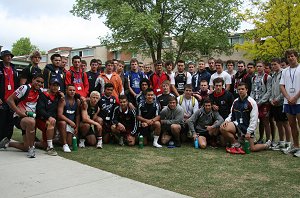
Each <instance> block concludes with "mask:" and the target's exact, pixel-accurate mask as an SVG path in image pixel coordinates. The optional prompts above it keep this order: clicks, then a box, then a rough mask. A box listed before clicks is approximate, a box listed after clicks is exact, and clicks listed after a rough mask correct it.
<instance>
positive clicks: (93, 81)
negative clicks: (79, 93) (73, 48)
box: [86, 71, 99, 95]
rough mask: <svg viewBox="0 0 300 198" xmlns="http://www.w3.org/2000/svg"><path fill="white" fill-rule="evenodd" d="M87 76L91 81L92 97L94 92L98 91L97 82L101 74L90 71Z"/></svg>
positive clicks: (90, 90)
mask: <svg viewBox="0 0 300 198" xmlns="http://www.w3.org/2000/svg"><path fill="white" fill-rule="evenodd" d="M86 75H87V77H88V80H89V95H90V94H91V92H92V91H95V90H96V88H95V82H96V79H97V77H98V76H99V72H96V73H94V72H92V71H88V72H86Z"/></svg>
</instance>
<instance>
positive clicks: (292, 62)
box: [285, 49, 298, 66]
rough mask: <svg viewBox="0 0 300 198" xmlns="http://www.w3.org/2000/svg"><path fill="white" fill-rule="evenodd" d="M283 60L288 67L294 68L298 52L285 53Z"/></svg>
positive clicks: (291, 50) (289, 51) (290, 50)
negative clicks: (286, 62)
mask: <svg viewBox="0 0 300 198" xmlns="http://www.w3.org/2000/svg"><path fill="white" fill-rule="evenodd" d="M285 58H286V59H287V61H288V63H289V65H290V66H295V65H297V64H298V60H297V59H298V52H297V51H296V50H294V49H289V50H287V51H285Z"/></svg>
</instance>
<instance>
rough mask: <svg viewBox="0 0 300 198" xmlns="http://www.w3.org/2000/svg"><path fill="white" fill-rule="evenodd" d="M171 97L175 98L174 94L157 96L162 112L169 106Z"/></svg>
mask: <svg viewBox="0 0 300 198" xmlns="http://www.w3.org/2000/svg"><path fill="white" fill-rule="evenodd" d="M170 96H173V97H175V96H174V94H172V93H169V94H159V95H158V96H157V100H158V102H159V106H160V110H161V109H163V108H164V107H166V106H168V104H169V101H168V99H169V97H170Z"/></svg>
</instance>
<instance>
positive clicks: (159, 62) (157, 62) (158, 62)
mask: <svg viewBox="0 0 300 198" xmlns="http://www.w3.org/2000/svg"><path fill="white" fill-rule="evenodd" d="M158 64H163V62H162V61H161V60H157V61H156V62H155V63H154V66H157V65H158Z"/></svg>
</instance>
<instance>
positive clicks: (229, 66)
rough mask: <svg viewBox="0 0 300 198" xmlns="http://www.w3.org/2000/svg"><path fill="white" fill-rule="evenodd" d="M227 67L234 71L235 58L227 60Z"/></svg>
mask: <svg viewBox="0 0 300 198" xmlns="http://www.w3.org/2000/svg"><path fill="white" fill-rule="evenodd" d="M226 67H227V70H228V71H229V72H232V71H233V70H234V61H233V60H228V61H226Z"/></svg>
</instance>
